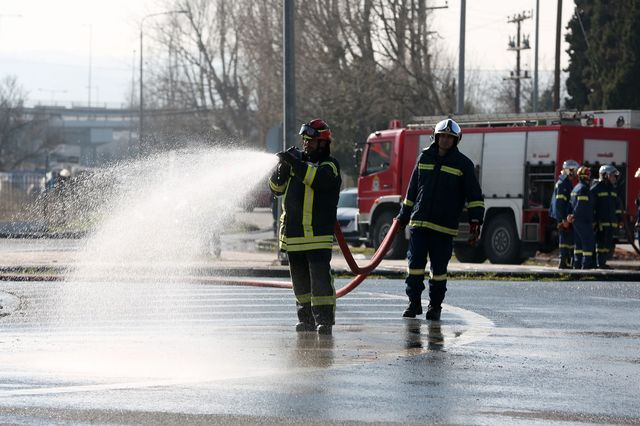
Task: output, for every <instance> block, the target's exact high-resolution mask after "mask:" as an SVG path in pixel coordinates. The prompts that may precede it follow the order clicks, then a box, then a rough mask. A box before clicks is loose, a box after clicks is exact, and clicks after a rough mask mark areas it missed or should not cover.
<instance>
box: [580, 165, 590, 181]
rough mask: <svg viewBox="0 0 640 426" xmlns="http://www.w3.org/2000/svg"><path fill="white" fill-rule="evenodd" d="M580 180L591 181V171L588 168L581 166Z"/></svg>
mask: <svg viewBox="0 0 640 426" xmlns="http://www.w3.org/2000/svg"><path fill="white" fill-rule="evenodd" d="M578 179H580V180H586V181H589V180H591V169H590V168H589V167H587V166H581V167H580V168H578Z"/></svg>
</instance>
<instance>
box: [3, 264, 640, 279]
mask: <svg viewBox="0 0 640 426" xmlns="http://www.w3.org/2000/svg"><path fill="white" fill-rule="evenodd" d="M66 270H67V268H65V267H59V266H58V267H56V266H37V267H0V281H63V280H64V273H65V271H66ZM334 274H335V275H336V276H337V277H338V278H350V277H353V276H354V275H353V273H352V272H351V271H350V270H349V269H347V268H334ZM447 275H448V276H449V278H450V279H455V280H522V281H540V280H544V281H607V282H616V281H618V282H640V271H615V270H614V271H611V270H606V271H604V270H586V271H562V272H560V271H558V272H556V271H514V270H511V271H499V270H488V271H478V270H475V271H455V270H454V271H449V272H448V274H447ZM176 276H185V277H187V276H188V277H189V279H192V278H194V277H195V278H196V279H197V278H198V277H201V278H203V279H204V278H207V277H212V276H213V277H215V276H218V277H219V276H229V277H234V278H242V277H253V278H285V279H289V278H290V275H289V269H288V267H286V266H269V267H232V268H229V267H196V268H191V269H185V268H177V269H176ZM405 276H406V273H405V271H404V270H399V269H390V268H378V269H375V270H374V271H373V272H372V273H371V278H386V279H404V278H405Z"/></svg>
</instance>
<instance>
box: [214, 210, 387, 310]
mask: <svg viewBox="0 0 640 426" xmlns="http://www.w3.org/2000/svg"><path fill="white" fill-rule="evenodd" d="M399 230H400V223H399V222H398V220H397V219H394V220H393V223H392V224H391V228H389V232H387V235H386V236H385V238H384V240H383V241H382V244H380V246H379V247H378V250H376V252H375V254H374V255H373V256H372V257H371V261H370V262H369V263H368V264H367V265H365V266H359V265H358V264H357V263H356V261H355V259H354V258H353V255H352V254H351V250H350V249H349V246H348V245H347V242H346V241H345V239H344V235H343V234H342V230H341V229H340V225H339V224H338V223H336V225H335V229H334V232H335V236H336V241H337V242H338V246H339V247H340V250H341V251H342V255H343V256H344V258H345V260H346V261H347V265H349V269H350V270H351V272H353V273H354V274H355V277H354V278H353V279H352V280H351V281H350V282H349V283H347V284H346V285H345V286H344V287H342V288H339V289H338V290H336V297H338V298H340V297H342V296H345V295H347V294H349V293H350V292H351V291H353V290H354V289H355V288H356V287H358V286H359V285H360V284H361V283H362V282H363V281H364V280H365V278H367V276H369V275H370V274H371V272H373V271H374V270H375V269H376V268H377V267H378V265H379V264H380V262H381V261H382V259H383V258H384V256H385V255H386V254H387V252H388V251H389V248H390V247H391V244H392V243H393V239H394V238H395V236H396V234H398V231H399ZM207 281H215V282H220V283H224V284H227V285H238V286H250V287H271V288H293V285H292V284H291V283H290V282H285V281H276V280H247V279H234V278H223V277H210V278H209V279H207Z"/></svg>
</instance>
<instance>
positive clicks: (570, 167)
mask: <svg viewBox="0 0 640 426" xmlns="http://www.w3.org/2000/svg"><path fill="white" fill-rule="evenodd" d="M579 168H580V163H578V162H577V161H576V160H565V162H564V163H562V174H564V175H568V176H575V174H576V171H577V170H578V169H579Z"/></svg>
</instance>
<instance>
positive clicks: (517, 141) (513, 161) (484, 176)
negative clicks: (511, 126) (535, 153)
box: [480, 132, 527, 198]
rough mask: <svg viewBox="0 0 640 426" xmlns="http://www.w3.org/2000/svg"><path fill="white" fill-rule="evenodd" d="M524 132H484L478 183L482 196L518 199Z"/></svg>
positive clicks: (521, 176) (523, 151)
mask: <svg viewBox="0 0 640 426" xmlns="http://www.w3.org/2000/svg"><path fill="white" fill-rule="evenodd" d="M526 136H527V134H526V132H509V133H487V134H485V137H484V150H483V154H482V170H481V173H480V174H481V186H482V191H483V192H484V194H485V198H496V197H497V198H504V197H510V198H522V192H523V190H524V189H523V188H524V170H523V163H524V158H525V145H526Z"/></svg>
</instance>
